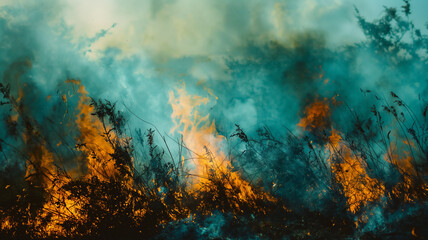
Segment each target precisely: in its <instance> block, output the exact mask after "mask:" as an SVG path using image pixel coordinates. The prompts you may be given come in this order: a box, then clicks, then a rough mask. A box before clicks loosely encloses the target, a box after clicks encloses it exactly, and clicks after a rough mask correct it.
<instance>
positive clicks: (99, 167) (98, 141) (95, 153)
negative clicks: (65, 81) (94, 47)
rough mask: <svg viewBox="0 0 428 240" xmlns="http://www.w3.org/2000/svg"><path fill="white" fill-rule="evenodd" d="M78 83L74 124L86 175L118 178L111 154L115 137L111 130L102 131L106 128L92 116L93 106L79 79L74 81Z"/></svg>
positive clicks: (104, 178) (102, 178)
mask: <svg viewBox="0 0 428 240" xmlns="http://www.w3.org/2000/svg"><path fill="white" fill-rule="evenodd" d="M72 83H73V84H77V85H78V90H77V92H78V93H79V94H80V95H81V96H80V100H79V103H78V106H77V110H78V111H79V113H78V114H77V119H76V125H77V128H78V130H79V132H80V136H79V137H78V142H80V143H83V144H82V145H80V146H79V149H80V150H81V151H82V152H84V153H85V155H86V156H87V167H88V174H87V177H88V178H91V177H93V176H97V177H98V178H99V179H100V180H102V181H107V180H109V179H118V178H119V177H120V176H121V174H120V173H119V171H118V170H117V167H116V166H115V162H114V160H113V159H112V157H111V155H112V154H113V153H114V149H113V145H114V141H115V140H117V137H116V136H115V134H114V133H113V132H110V133H109V134H108V135H105V134H104V133H105V132H106V131H107V128H106V126H105V124H104V123H102V122H101V121H100V120H99V119H98V118H97V117H96V116H93V115H92V113H94V107H93V106H92V105H91V104H90V102H91V99H90V98H89V97H88V96H87V94H88V92H87V91H86V90H85V87H84V86H83V85H81V84H80V81H77V82H76V81H74V82H72Z"/></svg>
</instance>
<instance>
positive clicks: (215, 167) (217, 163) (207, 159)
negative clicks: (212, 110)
mask: <svg viewBox="0 0 428 240" xmlns="http://www.w3.org/2000/svg"><path fill="white" fill-rule="evenodd" d="M208 101H209V99H208V98H205V97H201V96H192V95H189V94H188V93H187V92H186V90H185V86H183V87H182V88H178V89H176V94H175V93H174V91H170V93H169V103H170V105H171V107H172V110H173V112H172V115H171V118H172V119H173V121H174V123H175V126H174V127H173V128H172V130H171V132H175V131H177V132H179V133H180V134H182V136H183V141H184V144H185V146H186V147H187V149H189V152H190V154H189V158H190V159H191V160H193V164H194V165H193V167H194V170H193V171H191V174H192V175H196V176H197V178H196V179H195V181H194V182H193V188H194V189H195V190H200V189H201V188H204V187H205V186H207V185H209V184H210V183H209V178H210V175H212V174H214V175H216V176H217V177H222V176H226V175H227V177H228V181H225V182H224V184H225V187H226V188H229V189H231V188H233V187H239V191H238V193H237V194H238V197H239V199H241V200H243V201H247V200H252V199H255V198H257V197H266V198H269V197H268V196H267V195H263V196H260V195H258V194H257V193H256V192H255V191H254V189H253V188H252V187H251V185H250V184H249V183H248V182H247V181H245V180H243V179H242V178H241V176H240V175H239V174H238V173H237V172H236V171H233V166H232V165H231V162H230V160H229V158H228V157H227V156H226V154H225V153H224V152H223V151H222V150H221V146H224V145H225V137H224V136H222V135H220V134H219V133H218V132H217V130H216V125H215V122H214V120H212V121H211V120H210V118H209V114H206V115H201V114H200V113H199V111H198V108H199V107H200V106H201V105H204V104H207V103H208ZM270 199H271V200H273V198H270Z"/></svg>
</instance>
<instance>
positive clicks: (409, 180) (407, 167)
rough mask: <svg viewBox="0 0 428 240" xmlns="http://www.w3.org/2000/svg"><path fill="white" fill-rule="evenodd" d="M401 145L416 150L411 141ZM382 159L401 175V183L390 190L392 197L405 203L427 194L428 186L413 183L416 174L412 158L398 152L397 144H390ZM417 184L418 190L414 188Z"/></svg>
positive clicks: (402, 152) (404, 152) (403, 152)
mask: <svg viewBox="0 0 428 240" xmlns="http://www.w3.org/2000/svg"><path fill="white" fill-rule="evenodd" d="M403 144H405V145H408V146H411V147H413V148H414V149H416V147H415V145H414V143H413V141H407V140H405V141H403ZM384 159H385V161H386V162H389V163H391V164H392V165H394V166H396V167H397V169H398V171H399V172H400V173H401V175H402V180H401V182H399V183H398V184H397V185H396V186H394V188H393V189H392V195H393V196H395V197H401V198H403V200H404V201H405V202H413V201H414V200H415V199H417V198H418V196H419V194H422V193H424V192H428V184H427V183H426V182H422V183H417V182H416V181H415V176H416V175H417V172H416V169H415V166H414V164H413V158H412V157H411V155H410V154H409V153H408V152H406V151H404V150H402V149H400V150H399V148H398V147H397V144H396V143H394V142H391V143H390V145H389V148H388V151H387V153H385V155H384ZM418 184H420V186H419V188H415V186H417V185H418ZM419 190H421V191H419Z"/></svg>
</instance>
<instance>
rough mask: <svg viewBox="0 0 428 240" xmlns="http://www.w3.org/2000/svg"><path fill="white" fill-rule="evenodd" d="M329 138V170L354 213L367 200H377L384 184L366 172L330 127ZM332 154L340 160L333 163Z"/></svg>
mask: <svg viewBox="0 0 428 240" xmlns="http://www.w3.org/2000/svg"><path fill="white" fill-rule="evenodd" d="M329 140H330V143H331V145H330V146H329V147H328V149H329V151H330V153H333V154H332V156H331V157H330V159H329V160H330V161H329V162H330V164H331V171H332V172H333V173H334V175H335V178H336V181H337V182H338V183H340V184H341V186H342V187H343V191H344V195H345V197H346V199H347V200H346V203H347V205H348V210H349V211H350V212H352V213H356V212H357V211H358V210H359V209H360V208H361V207H362V206H364V205H366V204H367V203H368V202H375V201H378V200H379V199H380V198H381V197H382V196H383V195H384V191H385V186H384V185H383V184H382V183H381V182H380V181H379V180H377V179H375V178H371V177H370V176H369V175H368V174H367V171H366V168H367V166H366V164H365V162H364V161H363V160H362V159H361V158H360V157H359V156H357V155H356V154H355V153H354V152H353V151H352V150H351V149H349V148H348V147H347V146H346V145H345V144H344V143H343V142H342V138H341V136H340V133H339V132H338V131H337V130H335V129H332V131H331V135H330V136H329ZM334 155H336V156H339V157H340V158H341V161H340V162H338V163H333V162H332V158H333V156H334Z"/></svg>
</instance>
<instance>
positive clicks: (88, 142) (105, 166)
mask: <svg viewBox="0 0 428 240" xmlns="http://www.w3.org/2000/svg"><path fill="white" fill-rule="evenodd" d="M66 83H70V84H72V86H73V90H75V88H76V87H77V93H78V94H79V96H80V97H79V98H80V99H79V102H78V106H77V108H76V112H77V115H76V116H73V117H75V118H76V119H75V121H74V123H73V122H67V123H66V125H67V126H69V127H74V126H77V130H78V137H77V139H76V140H77V142H78V143H80V144H78V149H79V150H80V151H81V153H82V154H81V155H77V156H76V157H75V158H76V159H74V160H75V161H79V162H82V161H83V162H84V163H86V165H87V166H86V168H87V172H86V173H85V172H84V173H80V174H79V175H76V176H74V177H82V176H83V179H91V178H92V177H96V178H97V179H99V180H100V181H110V180H111V179H116V180H122V181H123V182H124V183H125V185H126V186H127V187H130V186H132V175H130V176H126V177H123V176H121V174H120V172H119V171H118V169H117V166H116V165H115V162H114V160H113V159H112V155H113V154H114V153H115V150H114V148H113V146H114V144H120V143H121V141H123V140H122V139H119V138H118V137H117V136H115V135H114V133H113V132H110V133H108V134H105V133H106V132H108V129H107V126H106V125H105V123H104V122H102V121H101V120H100V119H98V118H97V117H96V116H94V115H93V112H94V107H93V106H92V105H91V104H90V98H89V97H88V96H87V91H86V90H85V88H84V86H83V85H82V84H81V82H80V81H77V80H67V81H66ZM73 92H76V91H73ZM18 93H19V95H18V97H17V98H13V99H12V100H13V101H11V102H12V106H13V109H14V112H16V113H13V114H14V115H12V120H13V121H18V116H19V117H20V118H22V119H23V121H26V125H25V132H24V133H23V134H22V139H23V142H24V145H25V148H26V149H25V152H26V153H27V155H28V158H27V159H28V160H27V164H26V175H25V179H26V180H27V181H28V182H30V183H31V184H32V186H35V187H37V188H40V189H43V191H44V193H45V194H44V198H45V201H44V204H43V206H42V208H41V209H40V210H39V211H38V215H37V216H35V218H34V220H33V222H28V223H23V224H28V225H32V226H33V228H34V229H38V230H37V232H35V233H34V234H36V235H37V236H38V237H47V236H66V233H65V229H64V227H63V226H64V224H65V223H66V222H67V221H69V220H74V221H77V222H83V221H84V219H85V216H83V215H81V213H80V212H81V208H82V206H83V205H84V204H86V203H87V202H85V200H83V201H82V200H80V201H75V200H71V199H70V198H69V196H70V195H71V192H70V191H68V190H65V189H64V186H65V185H66V184H68V183H70V182H71V181H72V180H73V176H70V175H69V174H68V173H66V174H64V173H63V172H61V171H59V169H58V168H57V166H56V162H57V160H58V158H60V157H61V156H56V155H55V154H54V153H53V152H52V151H50V150H49V148H48V147H47V146H48V145H47V143H46V141H45V140H44V137H43V136H42V135H41V133H40V131H39V130H38V125H37V123H35V122H33V121H32V120H31V119H29V118H28V117H27V116H26V112H25V108H23V107H19V104H20V102H21V101H22V100H23V99H24V98H25V94H24V92H23V91H22V90H21V89H20V90H19V91H18ZM70 97H73V96H67V95H65V94H63V95H61V96H60V98H61V100H62V101H63V102H64V103H65V104H67V102H68V101H69V100H68V98H70ZM49 99H50V98H48V99H47V100H49ZM61 144H62V143H61V142H58V144H56V145H57V146H60V145H61ZM68 172H73V171H68ZM119 177H120V179H119ZM24 191H25V189H24ZM28 208H30V205H29V206H28ZM4 220H5V221H4V222H2V224H1V228H2V229H11V228H12V227H13V225H14V224H16V223H14V222H10V220H9V219H8V218H6V219H4Z"/></svg>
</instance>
